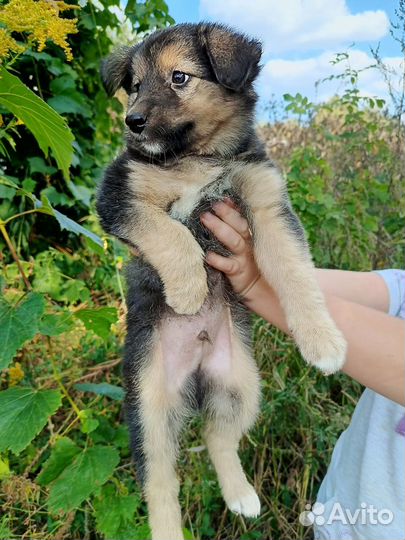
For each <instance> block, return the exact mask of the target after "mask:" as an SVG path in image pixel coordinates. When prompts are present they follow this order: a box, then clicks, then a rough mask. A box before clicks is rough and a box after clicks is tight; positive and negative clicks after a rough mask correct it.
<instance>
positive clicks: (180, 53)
mask: <svg viewBox="0 0 405 540" xmlns="http://www.w3.org/2000/svg"><path fill="white" fill-rule="evenodd" d="M157 65H158V67H159V69H160V72H161V73H162V75H171V73H172V72H173V71H175V70H176V71H183V72H184V73H187V74H190V75H195V76H199V75H201V68H199V67H198V66H197V65H196V63H195V62H193V61H192V60H191V59H190V58H189V47H188V45H187V43H174V44H171V45H167V46H166V47H164V48H163V50H162V51H161V52H160V54H159V55H158V57H157Z"/></svg>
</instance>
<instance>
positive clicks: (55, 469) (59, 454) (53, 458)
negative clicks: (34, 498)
mask: <svg viewBox="0 0 405 540" xmlns="http://www.w3.org/2000/svg"><path fill="white" fill-rule="evenodd" d="M79 452H80V448H79V447H78V446H77V445H76V444H75V443H74V442H73V441H72V440H71V439H69V437H61V438H60V439H58V440H57V441H56V443H55V446H54V447H53V448H52V452H51V455H50V457H49V459H48V460H47V461H46V462H45V463H44V466H43V467H42V470H41V472H40V473H39V475H38V476H37V482H38V484H39V485H40V486H47V485H48V484H50V483H51V482H53V481H54V480H55V479H56V478H57V477H58V476H59V475H60V474H61V472H62V471H63V470H64V469H66V467H67V466H68V465H70V464H71V463H72V461H73V458H74V457H75V456H77V454H78V453H79Z"/></svg>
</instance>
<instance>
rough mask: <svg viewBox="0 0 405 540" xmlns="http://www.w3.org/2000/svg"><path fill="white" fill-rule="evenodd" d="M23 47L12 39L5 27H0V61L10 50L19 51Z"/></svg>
mask: <svg viewBox="0 0 405 540" xmlns="http://www.w3.org/2000/svg"><path fill="white" fill-rule="evenodd" d="M23 50H24V48H23V47H21V45H19V44H18V43H17V42H16V40H15V39H13V38H12V37H11V36H10V35H9V33H8V32H7V30H6V29H5V28H0V62H1V59H2V58H4V57H5V56H7V55H8V53H9V52H10V51H13V52H21V51H23Z"/></svg>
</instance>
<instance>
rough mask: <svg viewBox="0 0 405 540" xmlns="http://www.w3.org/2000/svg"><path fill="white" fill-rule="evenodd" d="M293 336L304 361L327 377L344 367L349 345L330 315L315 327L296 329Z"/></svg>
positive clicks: (307, 325) (308, 326)
mask: <svg viewBox="0 0 405 540" xmlns="http://www.w3.org/2000/svg"><path fill="white" fill-rule="evenodd" d="M293 335H294V338H295V340H296V343H297V345H298V347H299V349H300V351H301V354H302V356H303V357H304V359H305V360H306V361H307V362H308V363H309V364H312V365H314V366H316V367H317V368H319V369H320V370H321V371H322V372H323V373H324V374H325V375H330V374H332V373H335V372H336V371H339V370H340V369H341V368H342V367H343V365H344V363H345V359H346V349H347V343H346V340H345V338H344V337H343V335H342V333H341V332H340V330H338V329H337V328H336V326H335V323H334V322H333V321H332V319H331V318H330V317H329V315H327V316H325V317H324V318H323V319H321V320H320V321H317V322H316V323H315V324H313V325H310V324H306V325H305V328H304V327H300V328H299V330H297V329H296V330H295V331H294V332H293Z"/></svg>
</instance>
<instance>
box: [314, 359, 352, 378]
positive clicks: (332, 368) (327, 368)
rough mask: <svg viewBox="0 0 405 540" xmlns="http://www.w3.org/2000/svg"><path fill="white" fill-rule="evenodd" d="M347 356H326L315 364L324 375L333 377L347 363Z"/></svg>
mask: <svg viewBox="0 0 405 540" xmlns="http://www.w3.org/2000/svg"><path fill="white" fill-rule="evenodd" d="M345 360H346V358H345V355H342V356H332V357H328V356H325V357H324V358H321V359H320V360H318V361H317V362H316V363H315V366H316V367H317V368H318V369H320V370H321V371H322V373H324V375H332V373H336V372H337V371H339V370H340V369H342V367H343V365H344V363H345Z"/></svg>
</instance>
